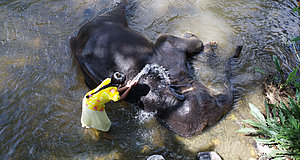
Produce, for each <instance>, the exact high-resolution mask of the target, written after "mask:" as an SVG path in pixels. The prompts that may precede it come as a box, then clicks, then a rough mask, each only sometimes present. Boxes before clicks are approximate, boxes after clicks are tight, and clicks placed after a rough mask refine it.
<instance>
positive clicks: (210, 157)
mask: <svg viewBox="0 0 300 160" xmlns="http://www.w3.org/2000/svg"><path fill="white" fill-rule="evenodd" d="M196 157H197V160H222V158H221V157H220V156H219V155H218V153H216V152H199V153H198V154H197V156H196Z"/></svg>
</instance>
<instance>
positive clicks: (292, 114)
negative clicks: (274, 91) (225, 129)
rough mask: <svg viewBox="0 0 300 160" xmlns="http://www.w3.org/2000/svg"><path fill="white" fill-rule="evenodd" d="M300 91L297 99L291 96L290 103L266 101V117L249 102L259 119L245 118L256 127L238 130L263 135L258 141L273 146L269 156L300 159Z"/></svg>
mask: <svg viewBox="0 0 300 160" xmlns="http://www.w3.org/2000/svg"><path fill="white" fill-rule="evenodd" d="M299 94H300V93H299V92H297V96H296V100H294V99H292V98H289V105H288V106H286V105H285V104H284V103H283V102H280V103H279V104H278V103H276V104H275V105H274V104H268V103H267V102H265V108H266V118H265V116H264V115H263V114H262V113H261V112H260V111H259V109H258V108H257V107H255V106H254V105H253V104H249V107H250V110H251V114H252V115H253V116H254V117H255V118H256V120H257V121H253V120H244V122H246V123H248V124H250V125H251V126H253V127H255V128H242V129H240V130H238V132H243V133H247V134H254V135H261V136H262V137H261V138H255V140H256V141H257V142H260V143H262V144H265V145H269V146H273V151H272V153H270V154H268V155H267V156H268V157H273V158H277V159H281V158H283V157H285V156H290V157H291V158H294V159H300V103H299V102H300V95H299Z"/></svg>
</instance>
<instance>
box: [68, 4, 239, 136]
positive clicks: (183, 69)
mask: <svg viewBox="0 0 300 160" xmlns="http://www.w3.org/2000/svg"><path fill="white" fill-rule="evenodd" d="M125 7H126V4H125V3H120V4H118V5H116V6H115V7H114V8H113V9H112V10H111V11H109V12H107V13H104V14H101V15H98V16H96V17H95V18H93V19H92V20H90V21H88V22H87V23H85V24H84V25H83V26H82V27H81V28H80V29H79V31H78V33H77V35H76V36H75V37H73V38H71V39H70V48H71V51H72V54H73V55H74V57H75V60H76V62H77V63H78V65H79V67H80V69H81V71H82V72H83V75H84V79H85V82H86V84H87V86H88V87H89V88H90V89H93V88H95V87H97V85H99V84H100V83H101V82H102V80H104V79H105V78H107V77H110V76H111V75H112V74H113V73H114V72H115V71H120V72H123V73H125V74H126V76H127V80H130V79H133V78H134V77H135V76H136V75H137V74H138V73H139V72H140V71H141V70H142V69H143V68H144V67H145V66H146V65H147V64H156V66H160V67H161V69H162V70H163V72H165V73H167V78H168V82H166V80H165V78H166V77H162V76H159V73H155V72H151V73H149V74H148V75H143V76H141V78H140V79H139V82H138V84H137V85H136V86H134V87H133V88H132V90H131V91H130V94H129V95H128V97H127V98H126V101H128V102H130V103H136V104H137V105H138V106H140V107H141V109H144V110H147V111H151V112H155V113H156V117H157V118H158V120H159V121H160V122H161V124H162V125H163V126H166V127H167V128H168V129H170V130H171V131H173V132H175V133H176V134H177V135H179V136H182V137H190V136H193V135H196V134H199V133H201V131H202V130H203V129H204V128H206V127H207V126H211V125H213V124H215V123H217V122H218V121H219V120H220V119H221V118H222V117H223V116H224V115H225V114H226V113H228V112H229V111H230V110H231V108H232V105H233V100H234V98H233V97H234V96H233V92H232V87H231V84H230V80H229V78H228V76H226V77H224V79H226V81H225V82H224V83H226V85H225V86H226V87H225V88H224V90H223V91H222V93H219V94H217V95H215V94H213V93H212V92H211V91H210V90H209V89H208V88H207V87H205V86H204V85H203V84H202V83H201V82H200V81H199V80H196V79H195V78H194V77H193V74H192V72H193V71H192V69H191V68H190V67H188V66H187V62H188V60H189V58H191V57H193V56H195V55H197V54H215V53H214V50H213V48H212V47H213V46H214V45H215V44H214V43H213V42H208V43H205V44H203V43H202V41H201V40H200V39H199V38H198V37H197V36H196V35H194V34H192V33H185V34H184V36H183V37H182V38H181V37H176V36H172V35H168V34H162V35H160V36H159V37H158V38H157V40H156V41H155V43H152V42H151V41H149V40H148V39H147V38H145V37H144V36H143V35H141V34H140V33H138V32H137V31H134V30H132V29H130V28H129V27H128V23H127V20H126V16H125ZM241 49H242V46H238V47H237V49H236V51H235V53H234V54H233V56H232V57H231V58H229V60H228V65H226V68H228V69H226V71H227V72H228V74H227V75H230V60H231V59H232V58H237V57H238V55H239V54H240V52H241Z"/></svg>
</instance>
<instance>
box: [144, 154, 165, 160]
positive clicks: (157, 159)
mask: <svg viewBox="0 0 300 160" xmlns="http://www.w3.org/2000/svg"><path fill="white" fill-rule="evenodd" d="M147 160H165V158H164V157H163V156H162V155H152V156H150V157H148V158H147Z"/></svg>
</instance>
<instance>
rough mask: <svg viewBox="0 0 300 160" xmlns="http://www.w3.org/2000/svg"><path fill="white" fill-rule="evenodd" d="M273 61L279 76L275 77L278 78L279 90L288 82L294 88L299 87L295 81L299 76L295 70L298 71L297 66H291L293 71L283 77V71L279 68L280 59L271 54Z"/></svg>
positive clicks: (299, 84)
mask: <svg viewBox="0 0 300 160" xmlns="http://www.w3.org/2000/svg"><path fill="white" fill-rule="evenodd" d="M273 62H274V64H275V69H276V70H277V72H278V73H279V78H278V77H277V79H280V87H279V89H280V90H282V89H284V88H285V87H286V86H287V85H289V84H291V85H293V86H294V87H295V88H300V83H299V82H298V81H297V80H298V79H299V78H300V76H297V72H298V71H299V66H297V67H296V68H293V71H292V72H291V73H289V75H288V77H287V78H285V77H284V72H283V70H282V68H281V64H280V61H279V59H278V58H277V56H275V55H273Z"/></svg>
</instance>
